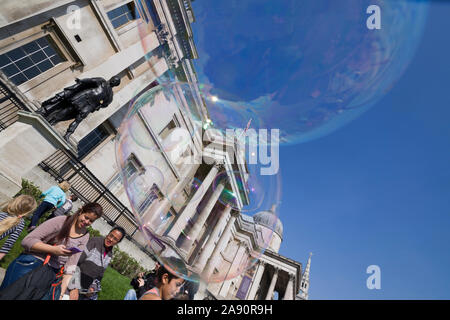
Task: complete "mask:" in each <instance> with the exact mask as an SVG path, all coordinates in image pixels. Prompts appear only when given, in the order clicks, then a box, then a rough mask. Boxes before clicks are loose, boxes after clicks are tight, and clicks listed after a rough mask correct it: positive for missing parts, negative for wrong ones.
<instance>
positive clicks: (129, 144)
mask: <svg viewBox="0 0 450 320" xmlns="http://www.w3.org/2000/svg"><path fill="white" fill-rule="evenodd" d="M193 90H196V91H195V92H193ZM196 94H197V95H199V96H200V97H202V93H201V92H200V91H199V90H198V89H195V88H193V87H192V85H191V84H187V83H180V82H174V83H164V84H161V85H158V86H156V87H153V88H151V89H149V90H147V91H145V92H141V93H140V95H139V96H137V97H136V98H135V99H134V100H133V104H132V105H130V107H129V110H128V112H127V114H126V115H125V117H124V120H123V122H122V124H121V126H120V128H119V132H118V135H117V141H116V158H117V163H118V165H119V167H120V171H121V176H122V179H123V183H124V186H125V190H126V193H127V196H128V199H129V203H130V206H131V207H132V211H133V213H134V215H135V218H136V221H137V222H138V223H139V225H140V230H141V235H142V237H144V240H145V241H146V243H147V247H148V249H149V250H150V251H151V252H152V253H153V254H155V256H156V257H157V259H158V260H159V262H160V263H162V264H163V265H164V266H165V267H167V268H169V269H173V270H177V272H182V271H183V270H185V271H184V272H185V273H184V274H182V276H183V277H184V278H186V279H194V278H195V279H202V280H203V281H205V282H207V283H223V281H225V280H228V279H232V278H236V277H238V276H240V275H242V274H243V273H245V272H247V271H248V270H249V269H251V268H252V266H253V265H254V264H255V262H256V261H257V260H258V259H259V258H260V257H261V255H262V254H263V252H264V251H265V250H266V249H268V248H273V247H277V246H278V247H279V242H280V241H281V240H280V238H281V235H280V232H279V230H278V229H277V228H279V226H280V224H281V222H280V220H279V218H278V210H277V205H278V204H279V203H280V200H281V183H280V174H279V172H278V171H276V172H274V173H273V174H270V175H267V174H266V175H265V174H262V173H263V172H264V167H267V166H268V164H265V165H262V164H261V163H260V162H259V161H254V160H255V159H256V158H257V157H258V155H260V154H264V152H262V151H260V150H258V148H263V147H266V145H265V144H264V143H262V144H260V145H252V144H251V143H250V142H252V141H255V140H252V139H251V137H250V136H249V135H248V134H247V132H248V130H250V127H251V125H250V126H249V127H248V128H241V129H240V130H226V129H225V130H222V129H221V128H220V129H216V128H215V127H214V124H213V123H212V122H211V121H208V120H209V118H208V117H205V116H204V115H203V116H202V114H204V113H206V112H205V110H202V109H201V108H200V109H199V106H198V104H195V103H194V100H193V96H195V95H196ZM203 108H204V107H203ZM230 129H233V128H230ZM263 136H264V135H263ZM258 138H259V137H258ZM265 138H266V137H265ZM256 141H259V140H258V139H256ZM255 147H256V149H255ZM255 151H256V153H255ZM261 152H262V153H261ZM255 157H256V158H255ZM225 159H226V161H224V160H225ZM276 160H277V161H278V158H276ZM263 162H264V161H263ZM236 232H238V233H242V234H253V238H249V237H244V238H242V239H239V237H235V236H233V235H234V234H235V233H236ZM172 263H173V264H176V265H172ZM181 265H184V267H186V268H184V267H181ZM180 270H181V271H180Z"/></svg>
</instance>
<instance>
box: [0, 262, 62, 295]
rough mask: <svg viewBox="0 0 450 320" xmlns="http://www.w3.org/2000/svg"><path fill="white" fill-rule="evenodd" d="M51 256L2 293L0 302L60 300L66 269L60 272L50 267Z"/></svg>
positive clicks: (0, 293)
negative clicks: (59, 292)
mask: <svg viewBox="0 0 450 320" xmlns="http://www.w3.org/2000/svg"><path fill="white" fill-rule="evenodd" d="M49 260H50V255H47V257H46V259H45V260H44V263H43V264H42V265H41V266H39V267H37V268H35V269H33V270H32V271H30V272H28V273H27V274H25V275H24V276H23V277H21V278H19V279H18V280H17V281H15V282H13V283H11V284H10V285H9V286H8V287H6V288H5V289H3V290H1V291H0V300H41V299H43V298H45V299H47V300H55V298H56V299H59V295H57V292H58V290H60V289H61V283H62V279H61V278H62V275H63V271H64V267H61V269H60V270H59V272H58V271H55V269H54V268H52V267H50V266H49V265H48V262H49Z"/></svg>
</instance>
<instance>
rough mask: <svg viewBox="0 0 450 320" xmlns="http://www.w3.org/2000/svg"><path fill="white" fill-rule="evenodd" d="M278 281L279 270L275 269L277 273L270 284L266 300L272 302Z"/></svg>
mask: <svg viewBox="0 0 450 320" xmlns="http://www.w3.org/2000/svg"><path fill="white" fill-rule="evenodd" d="M277 279H278V268H275V273H274V275H273V277H272V281H271V282H270V287H269V290H268V291H267V295H266V299H265V300H272V295H273V291H274V289H275V285H276V284H277Z"/></svg>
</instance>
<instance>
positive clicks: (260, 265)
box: [247, 260, 266, 300]
mask: <svg viewBox="0 0 450 320" xmlns="http://www.w3.org/2000/svg"><path fill="white" fill-rule="evenodd" d="M265 266H266V263H265V262H264V261H261V260H260V261H259V263H258V268H257V270H256V273H255V276H254V278H253V281H252V286H251V288H250V290H249V292H248V296H247V300H255V298H256V292H257V291H258V288H259V285H260V284H261V278H262V276H263V274H264V269H265Z"/></svg>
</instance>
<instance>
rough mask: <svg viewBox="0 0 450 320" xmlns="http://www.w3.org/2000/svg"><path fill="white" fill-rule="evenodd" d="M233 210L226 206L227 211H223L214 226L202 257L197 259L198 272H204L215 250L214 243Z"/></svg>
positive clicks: (201, 254)
mask: <svg viewBox="0 0 450 320" xmlns="http://www.w3.org/2000/svg"><path fill="white" fill-rule="evenodd" d="M231 209H232V208H231V206H229V205H228V206H226V208H225V210H223V211H222V212H221V214H220V217H219V220H218V221H217V223H216V225H215V226H214V229H213V230H212V232H211V234H210V235H209V238H208V241H206V244H205V246H204V247H203V250H202V252H201V253H200V256H199V257H198V258H197V261H196V262H195V267H196V269H197V270H202V269H203V268H204V267H205V264H206V262H207V261H208V258H209V257H210V256H211V253H212V251H213V250H214V241H216V238H217V236H218V235H219V232H220V231H221V230H222V229H223V227H224V224H225V222H226V220H227V217H228V215H229V214H230V212H231Z"/></svg>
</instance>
